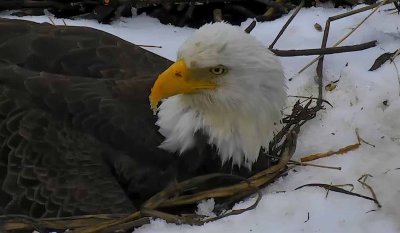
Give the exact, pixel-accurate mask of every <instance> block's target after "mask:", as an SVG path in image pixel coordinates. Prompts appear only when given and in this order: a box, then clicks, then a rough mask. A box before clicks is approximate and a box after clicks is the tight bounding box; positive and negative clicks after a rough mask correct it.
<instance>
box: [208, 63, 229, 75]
mask: <svg viewBox="0 0 400 233" xmlns="http://www.w3.org/2000/svg"><path fill="white" fill-rule="evenodd" d="M210 72H211V73H213V74H215V75H221V74H223V73H225V72H226V68H225V67H224V66H222V65H219V66H216V67H213V68H211V69H210Z"/></svg>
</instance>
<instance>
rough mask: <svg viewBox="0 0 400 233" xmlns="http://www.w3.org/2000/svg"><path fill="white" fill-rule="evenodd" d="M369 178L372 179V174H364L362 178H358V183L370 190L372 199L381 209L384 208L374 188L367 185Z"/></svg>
mask: <svg viewBox="0 0 400 233" xmlns="http://www.w3.org/2000/svg"><path fill="white" fill-rule="evenodd" d="M368 177H372V176H371V175H370V174H364V175H362V176H361V177H360V178H358V180H357V181H358V182H360V183H361V184H362V186H363V188H365V187H367V188H368V189H369V191H370V192H371V194H372V197H373V198H374V201H375V203H376V205H377V206H378V207H379V208H382V205H381V204H380V203H379V201H378V198H377V197H376V194H375V191H374V190H373V189H372V187H371V186H370V185H368V184H367V183H366V180H367V178H368Z"/></svg>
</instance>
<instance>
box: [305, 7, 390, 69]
mask: <svg viewBox="0 0 400 233" xmlns="http://www.w3.org/2000/svg"><path fill="white" fill-rule="evenodd" d="M393 1H395V0H383V1H382V2H379V3H375V4H372V5H369V6H366V7H362V8H359V9H357V10H353V11H349V12H346V13H343V14H339V15H336V16H332V17H329V18H328V20H327V21H326V25H325V30H324V37H323V40H322V46H321V48H326V43H327V40H328V33H329V28H330V23H331V22H332V21H335V20H338V19H342V18H345V17H347V16H350V15H354V14H358V13H360V12H364V11H367V10H370V9H373V8H375V9H374V10H373V11H372V12H371V13H370V14H369V15H367V16H366V17H365V18H364V19H363V20H362V21H361V22H360V23H359V24H358V25H357V26H356V27H354V28H353V29H352V30H351V31H350V32H349V33H347V34H346V35H345V36H344V37H342V38H341V39H340V40H339V41H337V42H336V43H335V44H334V45H333V46H332V47H336V46H338V45H339V44H340V43H342V42H343V41H344V40H346V39H347V38H348V37H349V36H350V35H351V34H353V32H355V31H356V30H357V29H358V28H359V27H360V26H361V25H362V24H363V23H364V22H365V21H366V20H367V19H368V18H369V17H371V15H372V14H374V13H375V12H376V11H377V10H378V9H379V8H380V7H381V6H382V5H385V4H389V3H392V2H393ZM323 56H324V55H320V56H318V57H317V58H315V59H314V60H312V61H311V62H310V63H308V64H307V65H306V66H304V67H303V68H302V69H301V70H300V71H299V72H298V74H300V73H302V72H303V71H304V70H306V69H307V68H308V67H310V66H311V65H312V64H314V63H315V62H316V61H319V60H321V62H320V63H322V62H323V60H322V58H323ZM320 66H322V65H320ZM317 70H318V69H317Z"/></svg>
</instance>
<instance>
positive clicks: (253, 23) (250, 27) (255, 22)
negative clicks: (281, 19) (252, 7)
mask: <svg viewBox="0 0 400 233" xmlns="http://www.w3.org/2000/svg"><path fill="white" fill-rule="evenodd" d="M256 24H257V21H255V20H253V21H252V22H251V23H250V25H249V26H247V28H246V29H245V30H244V31H245V32H247V33H250V32H251V31H253V29H254V28H255V27H256Z"/></svg>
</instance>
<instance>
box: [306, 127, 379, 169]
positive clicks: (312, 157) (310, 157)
mask: <svg viewBox="0 0 400 233" xmlns="http://www.w3.org/2000/svg"><path fill="white" fill-rule="evenodd" d="M355 133H356V136H357V143H354V144H351V145H348V146H345V147H342V148H340V149H338V150H336V151H328V152H322V153H316V154H311V155H307V156H304V157H302V158H301V159H300V161H301V162H309V161H313V160H317V159H320V158H325V157H329V156H332V155H341V154H345V153H347V152H349V151H353V150H356V149H358V148H359V147H360V146H361V142H364V143H366V144H368V145H371V146H373V147H375V146H374V145H372V144H370V143H368V142H366V141H365V140H364V139H362V138H361V137H360V135H359V133H358V128H356V129H355Z"/></svg>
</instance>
